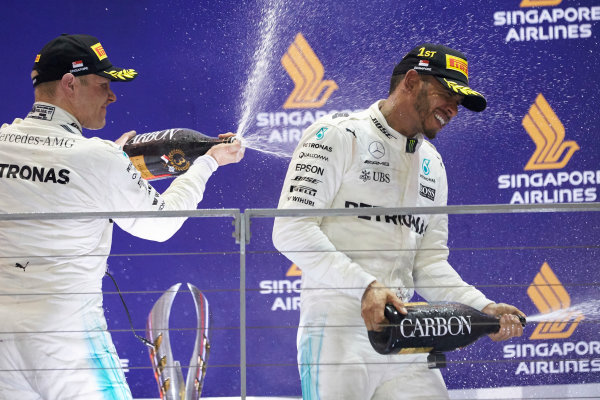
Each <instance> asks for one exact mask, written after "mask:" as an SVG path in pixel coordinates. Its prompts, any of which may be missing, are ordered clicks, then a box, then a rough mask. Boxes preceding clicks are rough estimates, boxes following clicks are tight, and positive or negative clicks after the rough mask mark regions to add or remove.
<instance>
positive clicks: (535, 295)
mask: <svg viewBox="0 0 600 400" xmlns="http://www.w3.org/2000/svg"><path fill="white" fill-rule="evenodd" d="M527 294H528V295H529V298H530V299H531V301H533V304H535V306H536V307H537V308H538V310H539V311H540V312H541V313H542V314H549V313H554V312H557V313H555V314H554V315H557V317H552V316H551V315H550V316H549V318H548V319H549V320H552V321H546V322H540V323H539V324H538V326H537V327H536V328H535V331H534V332H533V333H532V334H531V336H530V337H529V338H530V339H565V338H568V337H569V336H571V335H572V334H573V331H574V330H575V328H576V327H577V325H578V324H579V322H580V321H581V320H582V319H583V318H584V316H583V314H582V313H581V312H580V311H577V310H573V311H567V309H568V308H569V307H570V306H571V297H570V296H569V293H567V291H566V290H565V288H564V286H563V285H562V284H561V283H560V280H559V279H558V277H557V276H556V275H555V274H554V272H553V271H552V269H550V266H549V265H548V263H546V262H545V263H544V264H543V265H542V268H541V269H540V272H538V273H537V275H536V276H535V278H534V279H533V283H532V284H531V285H530V286H529V288H528V289H527ZM561 310H564V311H562V312H561Z"/></svg>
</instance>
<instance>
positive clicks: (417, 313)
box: [369, 302, 526, 354]
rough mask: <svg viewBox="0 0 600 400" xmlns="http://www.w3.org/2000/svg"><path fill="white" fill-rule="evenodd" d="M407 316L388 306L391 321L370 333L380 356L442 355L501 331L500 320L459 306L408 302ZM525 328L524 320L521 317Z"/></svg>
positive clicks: (387, 312) (386, 310)
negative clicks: (380, 329) (377, 330)
mask: <svg viewBox="0 0 600 400" xmlns="http://www.w3.org/2000/svg"><path fill="white" fill-rule="evenodd" d="M405 308H406V311H408V313H407V315H403V314H400V313H399V312H398V311H397V310H396V309H395V308H394V306H393V305H391V304H387V305H386V307H385V311H384V314H385V317H386V318H387V319H388V321H389V322H390V323H389V325H388V326H386V327H385V328H384V329H383V331H381V332H376V331H369V340H370V342H371V345H372V346H373V348H374V349H375V350H376V351H377V352H378V353H380V354H409V353H441V352H445V351H451V350H455V349H457V348H459V347H465V346H467V345H469V344H471V343H473V342H474V341H476V340H477V339H479V338H480V337H481V336H484V335H487V334H490V333H496V332H498V331H499V330H500V320H499V318H498V317H495V316H491V315H488V314H485V313H482V312H481V311H477V310H476V309H474V308H473V307H469V306H467V305H464V304H460V303H446V302H432V303H405ZM519 319H520V320H521V324H522V325H523V326H525V322H526V321H525V318H523V317H520V316H519Z"/></svg>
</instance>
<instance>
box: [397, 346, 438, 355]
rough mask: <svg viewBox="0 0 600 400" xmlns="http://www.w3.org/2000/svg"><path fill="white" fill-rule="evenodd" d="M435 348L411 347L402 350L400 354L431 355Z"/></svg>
mask: <svg viewBox="0 0 600 400" xmlns="http://www.w3.org/2000/svg"><path fill="white" fill-rule="evenodd" d="M431 350H433V347H411V348H409V349H400V351H399V352H398V354H414V353H429V352H430V351H431Z"/></svg>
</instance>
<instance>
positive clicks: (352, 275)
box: [273, 123, 375, 300]
mask: <svg viewBox="0 0 600 400" xmlns="http://www.w3.org/2000/svg"><path fill="white" fill-rule="evenodd" d="M352 152H353V139H352V135H351V134H350V133H348V132H343V131H342V130H341V129H339V128H337V127H335V126H332V125H325V124H318V123H317V124H315V125H313V126H311V127H309V128H308V129H307V130H306V132H305V133H304V135H303V137H302V139H301V140H300V143H299V145H298V147H297V148H296V151H295V152H294V155H293V157H292V160H291V162H290V164H289V167H288V171H287V175H286V177H285V182H284V184H283V189H282V192H281V197H280V199H279V206H278V208H280V209H319V208H323V209H326V208H330V206H331V203H332V201H333V199H334V198H335V196H336V194H337V192H338V190H339V188H340V185H341V184H342V181H343V177H344V174H345V173H346V171H347V170H348V169H349V168H350V165H351V160H352ZM307 154H309V155H310V156H307ZM321 220H322V218H317V217H280V218H275V223H274V226H273V244H274V246H275V248H276V249H277V250H279V251H280V252H281V253H282V254H283V255H285V256H286V257H287V258H288V259H290V260H291V261H292V262H294V263H295V264H296V265H297V266H298V267H299V268H300V269H301V270H302V274H303V275H305V276H307V277H309V278H310V279H311V280H313V281H315V282H319V283H320V284H323V285H327V286H329V287H331V288H333V289H336V290H339V291H341V292H344V293H346V294H348V295H350V296H354V297H356V298H358V299H359V300H360V298H361V297H362V294H363V292H364V291H365V289H366V287H367V286H368V285H369V284H370V283H371V282H373V281H374V280H375V277H374V276H372V275H371V274H369V273H367V272H366V271H365V270H364V269H363V268H362V267H361V266H360V265H358V264H357V263H355V262H353V261H352V259H350V257H348V256H347V255H346V254H344V253H342V252H340V251H337V249H336V248H335V246H334V245H333V244H332V243H331V241H330V240H329V239H328V237H327V236H326V235H325V234H324V233H323V231H322V230H321V228H320V224H321Z"/></svg>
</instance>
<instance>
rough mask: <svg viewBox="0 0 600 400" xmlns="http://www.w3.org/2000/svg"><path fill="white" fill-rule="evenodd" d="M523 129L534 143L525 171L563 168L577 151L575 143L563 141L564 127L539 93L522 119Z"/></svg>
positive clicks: (577, 147)
mask: <svg viewBox="0 0 600 400" xmlns="http://www.w3.org/2000/svg"><path fill="white" fill-rule="evenodd" d="M523 127H524V128H525V130H526V131H527V133H528V134H529V136H530V137H531V139H532V140H533V142H534V143H535V152H534V153H533V155H532V156H531V158H530V159H529V161H528V162H527V165H526V166H525V170H526V171H529V170H540V169H560V168H563V167H564V166H565V165H567V163H568V162H569V160H570V159H571V157H572V156H573V153H574V152H575V151H577V150H579V145H577V143H575V141H573V140H568V141H564V139H565V127H564V126H563V124H562V122H560V120H559V119H558V116H557V115H556V114H555V113H554V111H552V108H550V105H549V104H548V102H547V101H546V99H545V98H544V96H542V94H541V93H540V94H538V96H537V98H536V99H535V102H534V103H533V104H532V105H531V107H530V108H529V112H528V113H527V115H525V117H524V118H523Z"/></svg>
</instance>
